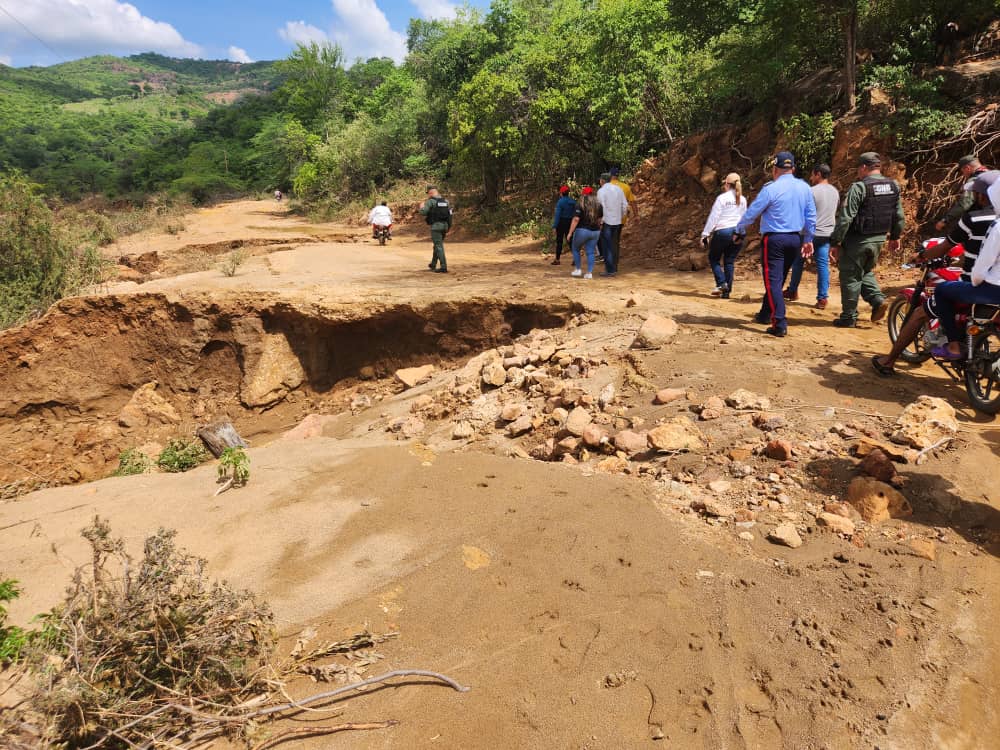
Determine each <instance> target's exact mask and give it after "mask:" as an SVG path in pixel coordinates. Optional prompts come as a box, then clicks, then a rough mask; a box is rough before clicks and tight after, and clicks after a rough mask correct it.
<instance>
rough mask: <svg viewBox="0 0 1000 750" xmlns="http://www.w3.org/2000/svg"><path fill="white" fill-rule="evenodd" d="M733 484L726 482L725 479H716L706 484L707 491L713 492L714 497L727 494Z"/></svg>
mask: <svg viewBox="0 0 1000 750" xmlns="http://www.w3.org/2000/svg"><path fill="white" fill-rule="evenodd" d="M732 487H733V483H732V482H727V481H726V480H725V479H716V480H715V481H712V482H709V483H708V489H710V490H711V491H712V492H714V493H715V494H716V495H722V494H724V493H726V492H729V490H730V489H732Z"/></svg>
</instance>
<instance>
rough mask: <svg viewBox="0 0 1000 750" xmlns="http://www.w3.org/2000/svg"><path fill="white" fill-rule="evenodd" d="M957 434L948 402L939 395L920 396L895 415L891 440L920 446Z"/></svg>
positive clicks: (929, 444) (928, 445)
mask: <svg viewBox="0 0 1000 750" xmlns="http://www.w3.org/2000/svg"><path fill="white" fill-rule="evenodd" d="M957 434H958V422H957V421H956V419H955V409H954V408H953V407H952V405H951V404H949V403H948V402H947V401H945V400H944V399H942V398H936V397H934V396H920V397H918V398H917V400H916V401H914V402H913V403H912V404H910V405H909V406H907V407H906V408H905V409H903V413H902V414H900V415H899V419H897V420H896V429H895V431H894V432H893V433H892V440H893V442H895V443H900V444H902V445H909V446H911V447H913V448H918V449H921V450H922V449H924V448H930V447H931V446H934V445H939V444H941V442H942V441H946V440H948V439H950V438H953V437H955V435H957Z"/></svg>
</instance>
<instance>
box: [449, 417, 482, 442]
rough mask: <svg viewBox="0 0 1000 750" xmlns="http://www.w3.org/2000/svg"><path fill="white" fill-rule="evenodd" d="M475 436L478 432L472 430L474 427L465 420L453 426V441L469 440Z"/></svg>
mask: <svg viewBox="0 0 1000 750" xmlns="http://www.w3.org/2000/svg"><path fill="white" fill-rule="evenodd" d="M475 434H476V431H475V430H474V429H472V425H471V424H470V423H468V422H466V421H464V420H463V421H461V422H455V424H453V425H452V426H451V439H452V440H468V439H469V438H470V437H472V436H473V435H475Z"/></svg>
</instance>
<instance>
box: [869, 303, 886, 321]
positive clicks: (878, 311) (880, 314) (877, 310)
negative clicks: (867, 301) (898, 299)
mask: <svg viewBox="0 0 1000 750" xmlns="http://www.w3.org/2000/svg"><path fill="white" fill-rule="evenodd" d="M887 312H889V298H888V297H886V298H885V299H884V300H882V301H881V302H879V303H878V306H877V307H873V308H872V323H878V322H879V321H880V320H882V318H884V317H885V314H886V313H887Z"/></svg>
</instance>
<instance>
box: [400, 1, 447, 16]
mask: <svg viewBox="0 0 1000 750" xmlns="http://www.w3.org/2000/svg"><path fill="white" fill-rule="evenodd" d="M410 3H412V4H413V6H414V7H416V9H417V10H419V11H420V15H422V16H423V17H424V18H427V19H434V18H454V17H455V16H456V15H458V6H457V5H455V4H454V3H450V2H448V0H410Z"/></svg>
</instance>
